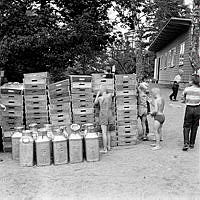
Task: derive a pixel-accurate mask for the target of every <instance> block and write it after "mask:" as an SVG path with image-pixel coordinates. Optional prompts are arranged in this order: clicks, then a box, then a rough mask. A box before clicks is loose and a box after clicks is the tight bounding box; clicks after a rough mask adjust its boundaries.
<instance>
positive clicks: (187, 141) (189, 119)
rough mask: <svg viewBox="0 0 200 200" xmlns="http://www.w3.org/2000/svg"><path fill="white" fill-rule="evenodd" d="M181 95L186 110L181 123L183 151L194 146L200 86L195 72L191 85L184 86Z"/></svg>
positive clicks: (199, 113)
mask: <svg viewBox="0 0 200 200" xmlns="http://www.w3.org/2000/svg"><path fill="white" fill-rule="evenodd" d="M183 97H184V101H185V103H186V110H185V117H184V124H183V136H184V146H183V151H187V150H188V148H190V149H193V148H194V144H195V140H196V135H197V130H198V127H199V119H200V86H199V76H198V75H197V74H193V75H192V86H190V87H187V88H185V90H184V92H183ZM189 136H190V137H189Z"/></svg>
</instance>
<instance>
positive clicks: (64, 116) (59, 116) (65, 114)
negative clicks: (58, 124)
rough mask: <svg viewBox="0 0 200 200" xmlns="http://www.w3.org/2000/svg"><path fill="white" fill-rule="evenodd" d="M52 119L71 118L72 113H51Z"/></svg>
mask: <svg viewBox="0 0 200 200" xmlns="http://www.w3.org/2000/svg"><path fill="white" fill-rule="evenodd" d="M50 119H51V121H57V120H68V121H69V120H71V113H58V114H51V115H50Z"/></svg>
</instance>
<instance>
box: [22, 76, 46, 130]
mask: <svg viewBox="0 0 200 200" xmlns="http://www.w3.org/2000/svg"><path fill="white" fill-rule="evenodd" d="M23 81H24V99H25V114H26V126H28V125H29V124H31V123H37V125H38V128H40V127H43V125H44V124H46V123H48V122H49V120H48V107H47V104H48V102H47V85H48V82H49V79H48V73H47V72H41V73H30V74H24V80H23Z"/></svg>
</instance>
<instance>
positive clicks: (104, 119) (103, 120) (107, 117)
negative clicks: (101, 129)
mask: <svg viewBox="0 0 200 200" xmlns="http://www.w3.org/2000/svg"><path fill="white" fill-rule="evenodd" d="M99 124H100V125H106V126H107V125H111V124H115V118H114V115H113V114H112V113H111V112H110V113H108V112H106V111H103V110H101V111H100V114H99Z"/></svg>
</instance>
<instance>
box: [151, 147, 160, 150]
mask: <svg viewBox="0 0 200 200" xmlns="http://www.w3.org/2000/svg"><path fill="white" fill-rule="evenodd" d="M160 149H161V146H155V147H153V148H151V150H153V151H156V150H160Z"/></svg>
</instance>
